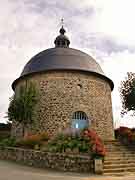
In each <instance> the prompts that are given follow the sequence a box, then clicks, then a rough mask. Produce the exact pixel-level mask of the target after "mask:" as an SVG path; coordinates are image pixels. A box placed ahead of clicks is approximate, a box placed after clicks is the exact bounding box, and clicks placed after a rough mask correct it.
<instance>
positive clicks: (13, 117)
mask: <svg viewBox="0 0 135 180" xmlns="http://www.w3.org/2000/svg"><path fill="white" fill-rule="evenodd" d="M37 102H38V92H37V89H36V87H35V85H34V84H33V83H32V82H29V83H26V85H21V86H20V88H19V92H18V94H16V93H15V94H14V95H13V96H12V98H10V103H9V107H8V118H9V121H11V122H12V121H16V122H18V123H21V124H22V126H23V130H22V131H23V132H22V135H23V136H24V135H25V130H26V128H27V125H28V124H30V123H32V122H33V113H34V108H35V106H36V104H37Z"/></svg>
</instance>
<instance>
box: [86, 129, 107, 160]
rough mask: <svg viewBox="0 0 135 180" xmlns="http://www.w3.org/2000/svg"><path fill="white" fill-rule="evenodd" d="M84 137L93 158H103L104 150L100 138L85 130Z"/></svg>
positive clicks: (91, 131)
mask: <svg viewBox="0 0 135 180" xmlns="http://www.w3.org/2000/svg"><path fill="white" fill-rule="evenodd" d="M84 136H86V137H88V138H89V140H90V144H91V151H92V155H93V157H96V158H97V157H98V158H100V157H104V156H105V154H106V150H105V147H104V144H103V142H102V140H101V138H100V137H99V136H98V135H97V133H96V132H95V131H93V130H89V129H88V130H85V131H84Z"/></svg>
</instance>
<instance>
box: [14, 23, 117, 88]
mask: <svg viewBox="0 0 135 180" xmlns="http://www.w3.org/2000/svg"><path fill="white" fill-rule="evenodd" d="M62 28H63V27H62ZM62 28H61V30H60V32H64V33H65V30H63V29H62ZM64 33H63V34H61V35H59V36H60V37H59V36H58V37H56V39H55V48H51V49H47V50H44V51H42V52H40V53H38V54H37V55H35V56H34V57H32V58H31V60H30V61H29V62H28V63H27V64H26V65H25V67H24V69H23V71H22V73H21V75H20V77H19V78H18V79H16V80H15V81H14V82H13V84H12V88H13V90H14V89H15V85H16V83H17V82H18V81H19V79H21V78H23V77H25V76H28V75H30V74H33V73H40V72H45V71H50V70H70V71H71V70H76V71H86V72H89V73H93V74H95V75H97V76H100V77H102V78H104V79H106V80H107V81H108V82H109V84H110V86H111V89H113V87H114V84H113V82H112V80H111V79H109V78H108V77H106V76H105V74H104V72H103V71H102V69H101V67H100V65H99V64H98V63H97V62H96V61H95V60H94V59H93V58H92V57H91V56H89V55H88V54H86V53H84V52H82V51H79V50H77V49H72V48H69V47H68V46H69V44H70V41H69V39H68V38H66V36H65V35H64ZM62 37H63V38H62ZM64 42H65V43H64ZM67 42H68V43H67Z"/></svg>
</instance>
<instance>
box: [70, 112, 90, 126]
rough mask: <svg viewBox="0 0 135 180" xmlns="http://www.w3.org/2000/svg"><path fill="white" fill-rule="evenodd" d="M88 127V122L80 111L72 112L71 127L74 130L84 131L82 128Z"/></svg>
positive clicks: (85, 115)
mask: <svg viewBox="0 0 135 180" xmlns="http://www.w3.org/2000/svg"><path fill="white" fill-rule="evenodd" d="M88 126H89V120H88V116H87V114H86V113H85V112H82V111H76V112H74V114H73V116H72V123H71V127H72V128H76V129H84V128H88Z"/></svg>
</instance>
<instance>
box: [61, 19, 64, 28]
mask: <svg viewBox="0 0 135 180" xmlns="http://www.w3.org/2000/svg"><path fill="white" fill-rule="evenodd" d="M61 26H62V27H63V26H64V19H63V18H62V19H61Z"/></svg>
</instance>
